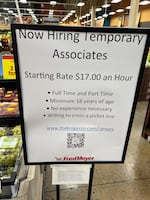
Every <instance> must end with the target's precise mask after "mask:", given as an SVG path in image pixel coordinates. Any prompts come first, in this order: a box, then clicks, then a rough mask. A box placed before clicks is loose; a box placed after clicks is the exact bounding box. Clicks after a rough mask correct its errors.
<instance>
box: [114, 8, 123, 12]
mask: <svg viewBox="0 0 150 200" xmlns="http://www.w3.org/2000/svg"><path fill="white" fill-rule="evenodd" d="M123 11H124V9H122V8H120V9H118V10H116V12H117V13H121V12H123Z"/></svg>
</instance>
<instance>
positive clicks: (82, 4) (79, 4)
mask: <svg viewBox="0 0 150 200" xmlns="http://www.w3.org/2000/svg"><path fill="white" fill-rule="evenodd" d="M84 5H85V3H84V2H79V3H78V4H77V6H79V7H82V6H84Z"/></svg>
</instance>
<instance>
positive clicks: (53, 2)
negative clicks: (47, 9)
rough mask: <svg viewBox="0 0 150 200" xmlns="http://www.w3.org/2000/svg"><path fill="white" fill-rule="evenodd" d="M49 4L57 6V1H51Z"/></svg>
mask: <svg viewBox="0 0 150 200" xmlns="http://www.w3.org/2000/svg"><path fill="white" fill-rule="evenodd" d="M49 3H50V5H51V6H55V5H56V4H57V2H56V1H50V2H49Z"/></svg>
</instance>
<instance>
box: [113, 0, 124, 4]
mask: <svg viewBox="0 0 150 200" xmlns="http://www.w3.org/2000/svg"><path fill="white" fill-rule="evenodd" d="M120 1H122V0H112V1H111V3H119V2H120Z"/></svg>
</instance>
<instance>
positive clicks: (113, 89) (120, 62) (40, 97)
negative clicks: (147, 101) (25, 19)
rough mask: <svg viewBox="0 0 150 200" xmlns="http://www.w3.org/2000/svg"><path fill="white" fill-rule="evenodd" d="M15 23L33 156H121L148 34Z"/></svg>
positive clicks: (28, 149)
mask: <svg viewBox="0 0 150 200" xmlns="http://www.w3.org/2000/svg"><path fill="white" fill-rule="evenodd" d="M13 27H14V28H13ZM13 27H12V28H13V29H12V32H13V35H14V38H16V40H15V42H14V49H15V54H16V55H15V59H16V66H17V69H18V70H17V77H18V78H20V89H19V91H20V92H21V94H22V101H21V102H22V104H21V107H23V110H22V112H21V116H22V118H23V119H24V123H23V122H22V123H23V127H24V132H25V133H24V138H25V146H24V148H25V155H26V162H27V163H45V162H46V163H50V162H54V163H61V162H62V163H64V162H65V163H70V162H122V160H123V159H124V155H125V154H124V153H125V150H126V146H127V141H128V137H127V135H128V136H129V127H130V126H131V124H130V120H131V112H132V111H133V110H132V109H133V103H134V101H135V92H136V87H137V82H138V78H139V75H140V69H141V62H142V58H143V53H144V49H145V45H146V40H147V34H146V32H144V31H143V32H142V31H140V32H138V31H137V32H136V31H135V30H134V31H133V30H128V31H127V29H119V30H118V29H109V28H108V29H97V28H83V27H82V28H81V27H80V28H79V27H78V28H75V27H53V26H52V27H49V26H48V27H47V26H28V25H27V26H24V25H22V26H21V25H20V26H15V25H13ZM131 121H132V120H131ZM129 124H130V125H129Z"/></svg>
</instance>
